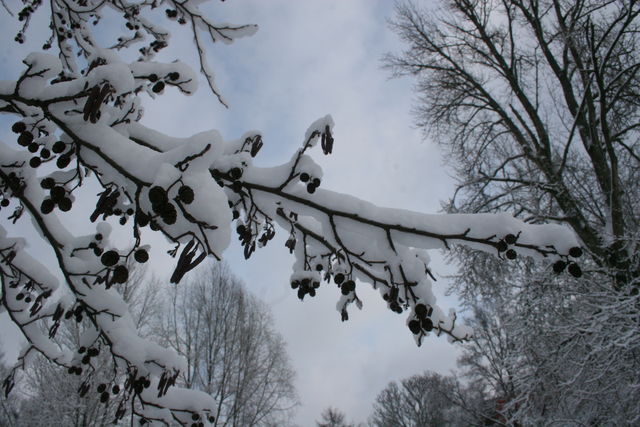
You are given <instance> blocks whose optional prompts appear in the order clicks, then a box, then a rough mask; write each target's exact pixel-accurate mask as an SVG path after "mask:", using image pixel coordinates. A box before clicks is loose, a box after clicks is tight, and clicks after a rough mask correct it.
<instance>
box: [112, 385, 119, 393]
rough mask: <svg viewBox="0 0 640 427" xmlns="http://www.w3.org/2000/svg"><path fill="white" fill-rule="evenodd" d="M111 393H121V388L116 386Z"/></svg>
mask: <svg viewBox="0 0 640 427" xmlns="http://www.w3.org/2000/svg"><path fill="white" fill-rule="evenodd" d="M111 393H112V394H118V393H120V386H119V385H118V384H116V385H114V386H113V388H111Z"/></svg>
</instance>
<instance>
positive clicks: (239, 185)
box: [231, 181, 242, 193]
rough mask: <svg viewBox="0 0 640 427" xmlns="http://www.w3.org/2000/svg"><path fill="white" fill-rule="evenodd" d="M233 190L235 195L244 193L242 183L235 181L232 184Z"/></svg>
mask: <svg viewBox="0 0 640 427" xmlns="http://www.w3.org/2000/svg"><path fill="white" fill-rule="evenodd" d="M231 190H232V191H233V192H234V193H240V192H241V191H242V183H241V182H240V181H233V183H232V184H231Z"/></svg>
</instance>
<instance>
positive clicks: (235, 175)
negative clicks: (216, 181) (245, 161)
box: [229, 168, 242, 180]
mask: <svg viewBox="0 0 640 427" xmlns="http://www.w3.org/2000/svg"><path fill="white" fill-rule="evenodd" d="M241 177H242V169H240V168H231V170H229V178H231V179H233V180H237V179H240V178H241Z"/></svg>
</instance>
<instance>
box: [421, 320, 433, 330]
mask: <svg viewBox="0 0 640 427" xmlns="http://www.w3.org/2000/svg"><path fill="white" fill-rule="evenodd" d="M420 324H421V325H422V329H424V330H425V331H427V332H429V331H431V330H432V329H433V322H432V321H431V319H429V318H428V317H425V318H424V319H422V320H421V321H420Z"/></svg>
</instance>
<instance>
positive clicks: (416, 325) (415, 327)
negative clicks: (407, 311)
mask: <svg viewBox="0 0 640 427" xmlns="http://www.w3.org/2000/svg"><path fill="white" fill-rule="evenodd" d="M408 326H409V329H410V330H411V332H412V333H413V334H414V335H418V334H419V333H420V330H421V327H420V322H419V321H417V320H411V321H410V322H409V325H408Z"/></svg>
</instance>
